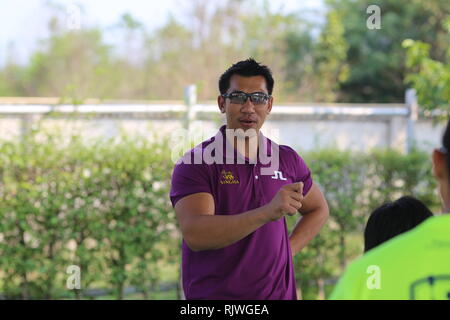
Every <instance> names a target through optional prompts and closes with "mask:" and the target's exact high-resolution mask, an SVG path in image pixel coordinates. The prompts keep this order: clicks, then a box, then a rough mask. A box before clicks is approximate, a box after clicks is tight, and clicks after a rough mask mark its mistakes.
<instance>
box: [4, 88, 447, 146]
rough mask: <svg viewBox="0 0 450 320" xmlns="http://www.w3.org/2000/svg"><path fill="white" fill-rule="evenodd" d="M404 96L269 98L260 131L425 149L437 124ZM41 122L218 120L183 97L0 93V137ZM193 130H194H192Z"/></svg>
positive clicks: (107, 128)
mask: <svg viewBox="0 0 450 320" xmlns="http://www.w3.org/2000/svg"><path fill="white" fill-rule="evenodd" d="M405 100H406V103H405V104H292V105H277V104H276V103H275V104H274V107H273V109H272V112H271V114H270V115H269V117H268V118H267V122H266V123H265V124H264V126H263V132H264V134H266V135H267V136H268V137H270V138H272V139H274V140H275V141H277V142H278V143H281V144H287V145H290V146H291V147H293V148H296V149H298V150H312V149H315V148H320V147H330V146H332V147H337V148H339V149H344V150H361V151H367V150H369V149H371V148H374V147H392V148H396V149H398V150H401V151H407V150H408V149H409V148H410V147H411V146H412V145H413V143H416V144H417V146H418V147H419V148H421V149H424V150H426V151H430V150H431V149H432V148H433V147H436V146H439V145H440V137H441V135H442V130H443V124H438V125H434V124H433V122H432V120H431V119H429V118H423V117H420V116H419V115H418V108H417V102H416V98H415V95H414V92H413V91H408V93H407V94H406V97H405ZM37 120H41V125H42V126H43V127H44V128H53V127H60V128H64V132H66V133H69V132H70V131H74V132H78V133H81V134H82V135H84V136H86V137H87V138H89V137H98V136H100V137H108V138H109V137H114V136H116V135H118V134H119V132H121V131H126V132H127V133H130V134H139V135H144V136H148V137H149V138H150V137H151V138H154V137H155V135H156V137H157V136H159V135H161V136H167V135H170V134H171V133H172V132H174V131H176V130H180V129H182V128H188V129H189V132H190V133H191V134H192V135H196V136H201V137H204V138H205V139H206V138H209V137H210V136H212V135H214V134H215V133H216V131H217V129H218V128H219V126H220V125H221V124H223V123H225V118H224V115H223V114H221V113H220V112H219V109H218V107H217V105H215V104H213V103H211V104H189V103H187V104H183V103H145V104H130V103H127V104H92V103H91V104H84V105H80V106H72V105H57V104H50V103H45V102H44V103H35V104H30V103H29V101H27V103H23V102H20V101H19V102H16V101H13V103H11V102H10V103H6V102H5V100H3V102H2V101H1V100H0V138H3V139H16V138H19V137H20V135H21V134H23V133H24V132H25V131H26V130H28V128H29V127H30V126H31V125H32V124H33V122H34V121H37ZM199 132H200V134H199Z"/></svg>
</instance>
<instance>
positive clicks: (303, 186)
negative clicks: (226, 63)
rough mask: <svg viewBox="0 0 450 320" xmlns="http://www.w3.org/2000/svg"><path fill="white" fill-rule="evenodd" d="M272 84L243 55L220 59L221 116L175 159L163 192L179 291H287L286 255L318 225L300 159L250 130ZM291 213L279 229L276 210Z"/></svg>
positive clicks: (322, 212)
mask: <svg viewBox="0 0 450 320" xmlns="http://www.w3.org/2000/svg"><path fill="white" fill-rule="evenodd" d="M273 85H274V80H273V78H272V74H271V72H270V69H269V68H267V67H266V66H263V65H261V64H259V63H257V62H256V61H254V60H253V59H248V60H245V61H240V62H238V63H236V64H234V65H233V66H232V67H230V68H229V69H228V70H227V71H226V72H225V73H224V74H223V75H222V76H221V78H220V80H219V89H220V93H221V95H220V96H219V97H218V99H217V101H218V106H219V109H220V111H221V112H222V113H225V115H226V120H227V124H226V125H224V126H222V127H221V128H220V130H219V132H218V133H217V134H216V135H215V136H214V137H212V138H211V139H209V140H206V141H204V142H202V143H201V144H200V145H198V146H197V147H195V148H194V149H192V150H190V151H189V152H187V153H186V154H185V155H184V156H183V157H182V159H180V161H178V162H177V164H176V165H175V168H174V171H173V174H172V187H171V191H170V199H171V201H172V205H173V206H174V208H175V212H176V214H177V219H178V222H179V225H180V228H181V232H182V234H183V244H182V278H183V289H184V292H185V296H186V298H187V299H255V300H266V299H277V300H281V299H283V300H293V299H294V300H295V299H297V294H296V287H295V277H294V268H293V258H292V257H293V255H295V254H296V253H298V252H299V251H300V250H301V249H302V248H303V247H304V246H305V245H306V244H307V243H308V242H309V241H311V239H313V238H314V236H315V235H316V234H317V233H318V232H319V230H320V229H321V227H322V226H323V225H324V223H325V222H326V220H327V218H328V206H327V203H326V200H325V198H324V196H323V194H322V193H321V191H320V189H319V188H318V187H317V185H316V184H315V183H314V182H313V181H312V178H311V173H310V170H309V169H308V167H307V166H306V164H305V162H304V161H303V159H302V158H301V157H300V156H299V155H298V154H297V153H296V152H295V151H294V150H293V149H292V148H290V147H288V146H283V145H277V144H276V143H275V142H273V141H271V140H270V139H268V138H266V137H265V136H264V135H263V134H262V132H261V131H260V128H261V127H262V125H263V124H264V121H265V119H266V117H267V115H268V114H269V113H270V111H271V110H272V104H273V98H272V96H271V94H272V89H273ZM297 212H300V213H301V214H302V217H301V219H300V220H299V222H298V223H297V225H296V226H295V228H294V230H293V231H292V233H291V235H289V234H288V230H287V225H286V219H285V217H284V216H285V215H286V214H288V215H294V214H296V213H297Z"/></svg>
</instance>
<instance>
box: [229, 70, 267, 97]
mask: <svg viewBox="0 0 450 320" xmlns="http://www.w3.org/2000/svg"><path fill="white" fill-rule="evenodd" d="M232 91H243V92H248V93H252V92H258V91H261V92H266V93H267V92H268V90H267V84H266V79H265V78H264V77H263V76H250V77H244V76H240V75H238V74H234V75H233V76H232V77H231V78H230V88H229V89H228V92H232Z"/></svg>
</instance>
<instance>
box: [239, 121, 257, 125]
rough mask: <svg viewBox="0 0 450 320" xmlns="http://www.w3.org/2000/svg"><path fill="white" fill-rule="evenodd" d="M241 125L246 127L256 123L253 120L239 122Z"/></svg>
mask: <svg viewBox="0 0 450 320" xmlns="http://www.w3.org/2000/svg"><path fill="white" fill-rule="evenodd" d="M240 122H241V123H243V124H246V125H251V124H253V123H256V121H255V120H240Z"/></svg>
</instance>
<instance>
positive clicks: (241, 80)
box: [217, 74, 273, 132]
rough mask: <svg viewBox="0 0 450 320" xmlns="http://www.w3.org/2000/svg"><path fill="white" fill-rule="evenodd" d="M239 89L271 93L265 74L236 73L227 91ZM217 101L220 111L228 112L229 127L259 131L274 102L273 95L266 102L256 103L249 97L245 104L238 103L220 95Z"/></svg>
mask: <svg viewBox="0 0 450 320" xmlns="http://www.w3.org/2000/svg"><path fill="white" fill-rule="evenodd" d="M239 91H241V92H245V93H255V92H261V93H265V94H267V95H268V94H269V92H268V91H267V85H266V79H265V78H264V77H263V76H253V77H243V76H239V75H236V74H235V75H233V76H232V77H231V79H230V87H229V88H228V90H227V92H226V93H228V94H229V93H232V92H239ZM217 101H218V104H219V108H220V111H221V112H222V113H225V114H226V117H227V129H243V130H244V131H246V130H248V129H250V128H252V129H254V130H256V131H257V132H259V129H260V128H261V127H262V125H263V124H264V121H265V120H266V117H267V115H268V114H269V113H270V111H271V110H272V103H273V99H272V97H270V98H269V100H268V101H267V103H264V104H254V103H253V102H252V101H251V99H250V98H248V99H247V101H246V102H245V104H237V103H232V102H231V101H230V99H225V98H224V97H222V96H219V97H218V100H217Z"/></svg>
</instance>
